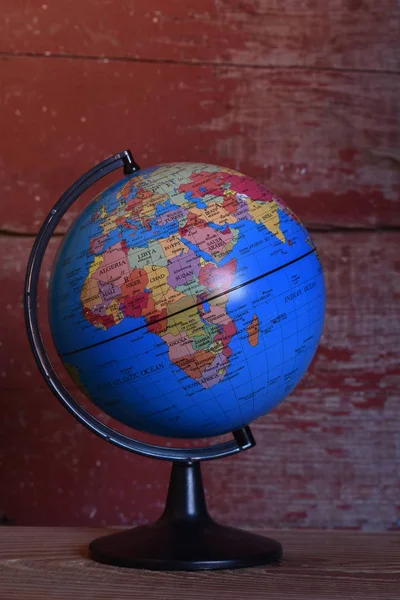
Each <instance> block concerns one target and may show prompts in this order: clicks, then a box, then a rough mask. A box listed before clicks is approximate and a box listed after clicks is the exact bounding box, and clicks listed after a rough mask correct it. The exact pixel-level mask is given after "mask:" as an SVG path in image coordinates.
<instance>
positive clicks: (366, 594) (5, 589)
mask: <svg viewBox="0 0 400 600" xmlns="http://www.w3.org/2000/svg"><path fill="white" fill-rule="evenodd" d="M107 533H109V531H107V530H105V529H88V528H86V529H83V528H82V529H78V528H71V529H60V528H57V529H55V528H38V527H36V528H25V527H7V528H5V527H4V528H2V530H1V531H0V585H1V587H0V599H1V600H9V599H10V598H19V599H20V600H39V599H40V600H41V599H42V598H44V597H48V598H63V599H66V600H67V599H71V600H72V599H75V598H76V599H79V600H80V599H81V598H85V599H88V600H90V599H93V600H94V599H96V600H106V599H109V600H114V599H115V598H116V597H117V598H118V599H120V600H124V599H125V598H126V599H128V598H129V600H131V599H135V598H138V599H140V600H142V598H148V599H149V600H156V599H157V600H158V599H159V598H163V599H165V600H179V599H183V600H202V599H203V598H213V599H214V598H218V599H219V600H230V599H231V598H232V597H248V598H251V599H254V600H261V599H264V598H266V597H268V598H269V599H271V600H282V598H285V599H286V598H288V599H289V598H290V599H292V600H310V599H314V598H315V599H318V600H338V599H342V598H352V599H354V600H358V599H360V600H395V598H397V597H398V589H399V586H400V561H399V557H400V553H399V549H400V539H399V536H398V535H396V534H393V533H392V534H385V535H379V534H373V535H371V534H365V533H354V532H351V533H350V532H311V531H307V532H300V531H294V532H288V531H279V532H277V531H261V532H260V533H263V534H264V535H269V536H274V537H278V538H279V539H280V540H281V542H282V543H283V546H284V549H285V556H284V560H283V563H282V564H281V565H280V566H279V567H258V568H256V569H240V570H237V571H218V572H198V573H185V572H180V573H179V572H178V573H176V572H175V573H174V572H170V573H168V572H151V571H140V570H130V569H121V568H118V567H111V566H105V565H100V564H98V563H94V562H93V561H91V560H90V559H89V558H88V557H87V551H86V548H87V545H88V544H89V542H90V541H91V540H92V539H94V538H95V537H97V536H100V535H105V534H107Z"/></svg>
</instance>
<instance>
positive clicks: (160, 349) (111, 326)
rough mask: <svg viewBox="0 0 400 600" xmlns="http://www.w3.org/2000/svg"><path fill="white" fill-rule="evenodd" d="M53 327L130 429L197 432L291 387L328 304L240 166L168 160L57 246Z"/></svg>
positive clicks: (73, 361)
mask: <svg viewBox="0 0 400 600" xmlns="http://www.w3.org/2000/svg"><path fill="white" fill-rule="evenodd" d="M49 293H50V309H51V310H50V324H51V330H52V335H53V339H54V342H55V345H56V348H57V351H58V353H59V355H60V356H61V358H62V360H63V363H64V365H65V366H66V368H67V370H68V371H69V373H70V374H71V376H72V377H73V379H74V380H75V381H76V383H78V385H79V386H80V387H81V389H82V390H83V391H84V392H85V393H86V394H87V395H88V396H89V397H90V398H91V399H92V400H93V402H95V404H96V405H97V406H99V407H100V408H101V409H102V410H104V411H105V412H106V413H108V414H109V415H111V416H112V417H114V418H116V419H117V420H119V421H121V422H123V423H125V424H127V425H129V426H132V427H134V428H136V429H139V430H142V431H147V432H150V433H154V434H159V435H164V436H171V437H188V438H189V437H207V436H213V435H219V434H223V433H226V432H229V431H232V430H235V429H238V428H240V427H242V426H243V425H246V424H248V423H250V422H251V421H253V420H254V419H256V418H258V417H259V416H261V415H263V414H265V413H267V412H268V411H270V410H271V409H273V408H274V407H275V406H277V405H278V404H279V403H280V402H281V401H282V400H283V399H284V398H285V397H286V396H287V395H288V394H289V393H290V392H291V391H292V390H293V389H294V387H295V386H296V385H297V384H298V382H299V381H300V379H301V377H302V376H303V375H304V373H305V371H306V369H307V368H308V366H309V364H310V362H311V360H312V357H313V356H314V353H315V350H316V348H317V345H318V342H319V339H320V335H321V331H322V326H323V319H324V312H325V288H324V279H323V273H322V268H321V265H320V262H319V259H318V256H317V253H316V250H315V246H314V244H313V242H312V240H311V238H310V236H309V234H308V233H307V231H306V229H305V228H304V227H303V226H302V225H301V223H300V222H299V220H298V219H297V218H296V217H295V215H294V214H293V213H292V212H291V211H290V210H289V209H288V207H287V206H286V205H285V204H284V203H283V202H282V201H281V200H279V199H278V198H277V197H276V196H274V195H273V194H272V193H271V192H270V191H269V190H267V189H266V188H265V187H263V186H261V185H259V184H257V183H256V182H255V181H254V180H252V179H250V178H248V177H246V176H245V175H243V174H241V173H238V172H236V171H233V170H230V169H226V168H223V167H218V166H214V165H207V164H201V163H170V164H164V165H159V166H156V167H152V168H150V169H145V170H142V171H139V172H138V173H134V174H132V175H128V176H126V177H125V178H124V179H123V180H121V181H119V182H117V183H115V184H113V185H111V186H110V187H108V188H107V189H106V190H105V191H103V192H102V193H101V194H99V195H98V196H97V197H96V198H95V199H94V200H93V201H92V202H91V204H89V206H88V207H87V208H86V209H85V210H84V211H83V212H82V213H81V215H80V216H79V217H78V219H77V220H76V221H75V222H74V223H73V225H72V226H71V228H70V229H69V231H68V233H67V234H66V236H65V238H64V240H63V242H62V244H61V247H60V249H59V252H58V255H57V258H56V261H55V264H54V267H53V272H52V277H51V282H50V290H49Z"/></svg>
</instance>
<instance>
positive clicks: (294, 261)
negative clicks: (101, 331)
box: [59, 247, 316, 358]
mask: <svg viewBox="0 0 400 600" xmlns="http://www.w3.org/2000/svg"><path fill="white" fill-rule="evenodd" d="M315 251H316V248H315V247H314V248H313V249H312V250H309V252H306V253H305V254H302V255H301V256H298V257H297V258H294V259H293V260H290V261H289V262H287V263H285V264H284V265H281V266H280V267H276V268H275V269H272V270H271V271H267V272H266V273H263V274H262V275H257V277H253V279H249V280H248V281H246V282H245V283H239V284H238V285H235V286H234V287H232V288H230V289H229V290H225V291H224V292H220V293H219V294H215V296H211V297H210V298H206V299H205V300H201V301H200V302H197V303H196V304H193V305H192V306H188V307H186V308H182V309H181V310H178V311H177V312H175V313H171V314H170V315H168V316H167V317H160V318H159V319H154V320H153V321H149V322H148V323H145V325H141V326H140V327H136V328H135V329H130V330H129V331H124V332H123V333H119V334H118V335H115V336H114V337H111V338H108V339H107V340H101V341H100V342H95V343H94V344H90V345H89V346H83V348H78V349H77V350H71V351H70V352H65V353H59V356H60V357H61V358H63V357H65V356H72V355H73V354H78V353H79V352H84V351H85V350H90V349H91V348H95V347H96V346H101V345H102V344H107V343H108V342H112V341H113V340H117V339H118V338H121V337H124V336H125V335H129V334H131V333H136V332H137V331H140V330H141V329H147V328H148V327H150V326H151V325H154V324H155V323H160V321H165V320H166V319H170V318H171V317H176V316H177V315H180V314H182V313H184V312H186V311H187V310H191V309H192V308H195V307H196V306H200V305H201V304H203V302H204V301H205V302H210V301H212V300H216V299H217V298H221V297H222V296H226V294H230V293H232V292H235V291H236V290H239V289H241V288H242V287H245V286H246V285H250V284H251V283H254V282H255V281H259V280H260V279H263V278H264V277H268V275H272V274H273V273H276V272H277V271H280V270H281V269H285V268H286V267H289V266H290V265H293V264H294V263H296V262H298V261H299V260H302V259H303V258H307V256H310V254H312V253H313V252H315Z"/></svg>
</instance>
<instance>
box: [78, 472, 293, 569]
mask: <svg viewBox="0 0 400 600" xmlns="http://www.w3.org/2000/svg"><path fill="white" fill-rule="evenodd" d="M89 551H90V555H91V557H92V558H93V559H94V560H96V561H98V562H101V563H106V564H110V565H117V566H120V567H133V568H137V569H151V570H155V571H164V570H165V571H197V570H204V569H236V568H239V567H254V566H257V565H265V564H268V563H276V562H279V560H280V559H281V557H282V546H281V544H280V543H279V542H277V541H275V540H272V539H269V538H265V537H262V536H261V535H256V534H254V533H249V532H247V531H242V530H241V529H234V528H233V527H225V526H223V525H219V524H218V523H216V522H215V521H213V520H212V519H211V517H210V516H209V514H208V511H207V506H206V500H205V495H204V488H203V483H202V478H201V471H200V463H199V462H174V463H173V466H172V472H171V479H170V484H169V490H168V497H167V502H166V506H165V510H164V513H163V514H162V516H161V518H160V519H159V520H158V521H156V522H155V523H153V524H151V525H144V526H142V527H136V528H134V529H129V530H127V531H122V532H118V533H113V534H111V535H107V536H105V537H101V538H98V539H97V540H94V541H93V542H92V543H91V544H90V546H89Z"/></svg>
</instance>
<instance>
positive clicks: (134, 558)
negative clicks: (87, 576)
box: [90, 520, 282, 571]
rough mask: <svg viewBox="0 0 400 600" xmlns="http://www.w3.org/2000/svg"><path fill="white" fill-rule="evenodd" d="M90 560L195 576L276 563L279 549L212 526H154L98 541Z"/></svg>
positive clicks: (266, 540) (263, 540)
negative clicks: (210, 571) (211, 571)
mask: <svg viewBox="0 0 400 600" xmlns="http://www.w3.org/2000/svg"><path fill="white" fill-rule="evenodd" d="M90 555H91V556H92V558H94V559H95V560H96V561H98V562H102V563H106V564H111V565H117V566H119V567H135V568H137V569H151V570H154V571H164V570H168V571H199V570H203V569H237V568H239V567H254V566H258V565H266V564H269V563H276V562H279V560H280V558H281V557H282V546H281V545H280V543H279V542H276V541H275V540H271V539H269V538H264V537H262V536H261V535H255V534H252V533H249V532H247V531H242V530H240V529H233V528H232V527H223V526H222V525H218V524H217V523H215V522H213V521H211V520H210V522H209V523H207V524H204V526H202V527H198V526H197V525H194V526H193V525H192V524H190V523H181V524H170V523H167V522H158V523H155V524H154V525H145V526H143V527H137V528H136V529H129V530H127V531H122V532H119V533H114V534H111V535H107V536H105V537H102V538H99V539H97V540H95V541H94V542H92V543H91V544H90Z"/></svg>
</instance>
